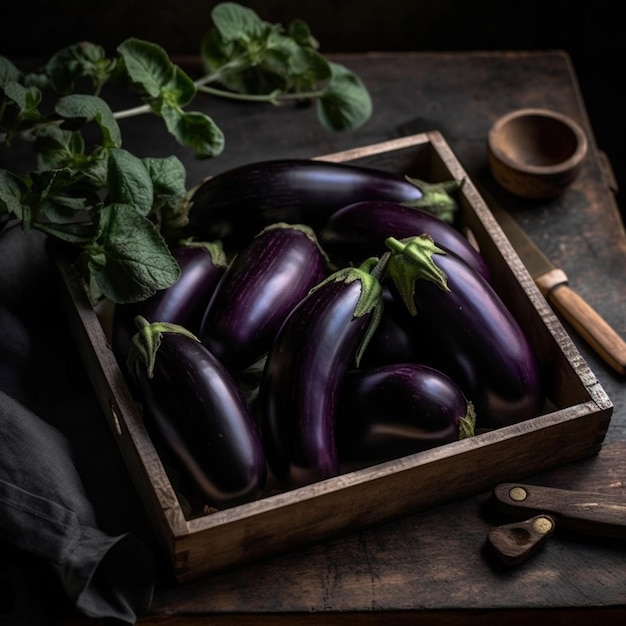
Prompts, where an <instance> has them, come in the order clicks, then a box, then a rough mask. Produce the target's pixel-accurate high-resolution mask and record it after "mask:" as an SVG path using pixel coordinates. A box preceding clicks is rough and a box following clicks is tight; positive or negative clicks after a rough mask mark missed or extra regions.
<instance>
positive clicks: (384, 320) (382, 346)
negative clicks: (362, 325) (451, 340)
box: [360, 283, 421, 368]
mask: <svg viewBox="0 0 626 626" xmlns="http://www.w3.org/2000/svg"><path fill="white" fill-rule="evenodd" d="M382 288H383V296H382V299H383V308H382V313H381V316H380V322H379V323H378V325H377V326H376V329H375V330H374V332H373V333H372V336H371V337H370V339H369V341H368V343H367V348H366V349H365V350H364V352H363V354H362V356H361V360H360V367H361V368H372V367H378V366H381V365H390V364H392V363H416V362H418V361H419V360H420V358H421V351H420V349H419V345H418V344H417V343H416V342H415V338H414V335H413V330H414V329H413V327H414V325H415V324H414V321H413V318H412V316H411V315H410V314H409V312H408V311H407V310H406V307H405V306H404V304H402V303H401V302H400V301H398V300H397V299H396V298H394V296H393V295H392V293H391V292H390V290H389V288H388V286H387V284H386V283H383V284H382Z"/></svg>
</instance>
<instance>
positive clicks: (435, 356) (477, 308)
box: [388, 237, 544, 428]
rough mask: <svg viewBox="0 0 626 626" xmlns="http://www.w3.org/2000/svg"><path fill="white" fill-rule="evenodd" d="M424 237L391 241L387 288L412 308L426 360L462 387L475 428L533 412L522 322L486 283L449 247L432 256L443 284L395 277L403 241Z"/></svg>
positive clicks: (531, 369) (537, 380) (535, 390)
mask: <svg viewBox="0 0 626 626" xmlns="http://www.w3.org/2000/svg"><path fill="white" fill-rule="evenodd" d="M427 239H428V238H424V237H417V238H415V237H414V238H408V239H406V240H403V241H402V242H400V245H399V246H396V245H395V244H391V245H392V247H394V248H395V250H394V251H393V252H392V256H391V258H390V261H389V265H388V276H389V277H390V279H391V281H392V283H391V284H390V291H391V292H392V293H393V294H394V295H396V297H399V298H400V299H401V300H402V301H403V302H404V303H405V304H406V305H407V308H409V310H411V308H413V311H412V312H414V313H416V314H415V315H414V323H415V331H416V335H417V337H418V338H419V337H423V338H424V342H425V343H427V344H428V345H429V346H430V359H429V360H428V364H429V365H431V366H433V367H435V368H436V369H439V370H441V371H443V372H444V373H446V374H447V375H448V376H450V378H452V379H453V380H454V381H455V382H456V383H457V384H458V385H459V387H461V389H462V390H463V392H464V394H465V396H466V397H467V398H468V399H469V400H470V401H471V402H472V403H473V405H474V408H475V410H476V427H477V428H500V427H503V426H508V425H510V424H515V423H517V422H521V421H523V420H526V419H529V418H531V417H535V416H536V415H538V412H539V410H540V408H541V406H542V404H543V399H544V396H543V390H542V380H541V379H542V376H541V370H540V366H539V363H538V362H537V359H536V357H535V354H534V352H533V349H532V346H531V345H530V343H529V341H528V338H527V337H526V335H525V333H524V331H523V329H522V328H521V326H520V324H519V323H518V322H517V320H516V319H515V318H514V317H513V315H512V314H511V312H510V311H509V310H508V308H507V307H506V305H505V304H504V302H503V301H502V299H501V298H500V297H499V295H498V294H497V293H496V291H495V290H494V289H493V288H492V286H491V285H490V284H489V283H488V282H487V281H486V280H485V279H484V278H483V277H482V276H480V274H478V273H477V272H475V271H474V270H473V269H472V268H470V267H469V266H468V265H467V264H466V263H465V262H463V261H461V260H460V259H459V258H458V257H456V256H455V255H452V254H441V253H435V254H433V255H432V261H433V264H434V266H435V267H434V269H435V270H436V271H438V272H443V275H444V276H445V277H446V278H447V287H448V290H446V289H444V288H442V286H441V285H440V284H438V283H437V282H436V281H435V280H426V279H423V278H417V279H415V280H413V279H410V280H406V275H405V278H403V277H402V276H403V267H404V266H405V263H406V260H407V258H409V257H410V255H409V254H407V251H408V250H409V247H404V251H402V247H403V246H407V244H408V243H409V242H414V241H416V240H419V241H418V242H417V243H418V244H421V242H423V241H426V240H427ZM396 243H397V242H396ZM431 243H432V241H431ZM388 245H390V240H388ZM409 271H410V270H409ZM408 275H410V274H408ZM411 290H412V294H411V293H410V291H411Z"/></svg>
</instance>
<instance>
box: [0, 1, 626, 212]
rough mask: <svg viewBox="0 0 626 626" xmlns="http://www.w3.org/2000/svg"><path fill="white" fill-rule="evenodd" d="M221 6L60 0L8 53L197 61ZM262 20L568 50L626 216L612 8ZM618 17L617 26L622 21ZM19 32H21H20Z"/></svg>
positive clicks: (433, 40) (467, 8)
mask: <svg viewBox="0 0 626 626" xmlns="http://www.w3.org/2000/svg"><path fill="white" fill-rule="evenodd" d="M215 4H217V2H210V1H206V0H204V1H203V0H182V1H181V0H91V1H90V2H85V1H84V0H64V1H63V0H57V1H47V2H46V1H43V0H31V2H20V3H15V4H14V5H13V7H12V13H13V15H14V18H13V19H12V20H11V22H10V23H9V22H8V21H6V20H5V21H4V22H3V26H4V28H3V29H2V31H3V32H2V37H1V38H0V54H3V55H5V56H8V57H10V58H16V57H24V56H44V57H45V56H48V55H50V54H52V53H53V52H55V51H56V50H58V49H60V48H61V47H63V46H65V45H67V44H70V43H74V42H76V41H79V40H90V41H92V42H94V43H97V44H100V45H102V46H104V47H105V48H106V49H107V50H109V51H113V50H114V48H115V46H116V45H117V44H118V43H120V42H121V41H123V40H124V39H125V38H127V37H131V36H133V37H140V38H142V39H147V40H150V41H153V42H155V43H158V44H160V45H162V46H163V47H164V48H165V49H166V50H167V52H168V53H169V54H170V55H178V54H196V53H197V52H198V50H199V46H200V41H201V38H202V35H203V34H204V33H205V32H206V30H208V28H209V27H210V25H211V18H210V11H211V8H212V7H213V6H214V5H215ZM241 4H244V5H245V6H248V7H250V8H252V9H254V10H255V11H256V12H257V13H258V14H259V15H260V17H262V18H263V19H265V20H267V21H270V22H274V23H280V24H283V25H286V24H288V23H289V22H290V21H291V20H292V19H294V18H299V19H302V20H304V21H305V22H307V23H308V24H309V26H310V28H311V30H312V32H313V34H314V35H315V37H316V38H317V39H318V41H319V43H320V51H321V52H322V53H331V52H363V51H380V50H391V51H397V50H416V51H437V50H520V49H534V50H537V49H562V50H565V51H566V52H568V53H569V55H570V57H571V59H572V62H573V64H574V68H575V70H576V73H577V76H578V80H579V82H580V86H581V90H582V93H583V97H584V100H585V103H586V106H587V111H588V113H589V117H590V120H591V124H592V127H593V130H594V134H595V136H596V140H597V144H598V147H599V148H600V149H601V150H603V151H604V152H605V153H606V154H607V155H608V157H609V160H610V162H611V164H612V166H613V170H614V173H615V176H616V178H617V181H618V184H619V186H620V189H622V191H621V192H620V194H618V202H619V204H620V207H621V208H622V212H623V214H624V212H625V205H626V202H625V201H624V191H623V188H624V187H626V149H625V148H624V140H625V138H626V132H625V131H626V122H625V120H624V115H623V113H622V112H623V111H624V110H625V109H626V94H625V93H624V85H623V79H624V74H625V72H624V62H625V61H626V38H625V36H624V26H623V21H622V19H621V15H618V8H619V3H616V2H614V1H613V0H593V1H590V2H578V1H575V0H574V1H572V0H520V1H511V0H474V1H467V0H369V1H367V0H292V1H289V0H256V1H255V0H250V1H247V2H241ZM618 18H619V19H618ZM11 24H15V25H16V27H15V28H12V27H11Z"/></svg>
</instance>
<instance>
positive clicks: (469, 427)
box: [459, 402, 476, 440]
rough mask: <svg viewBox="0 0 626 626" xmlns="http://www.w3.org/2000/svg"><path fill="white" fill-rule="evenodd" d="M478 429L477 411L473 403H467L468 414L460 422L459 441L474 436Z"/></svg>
mask: <svg viewBox="0 0 626 626" xmlns="http://www.w3.org/2000/svg"><path fill="white" fill-rule="evenodd" d="M475 428H476V411H475V410H474V405H473V404H472V403H471V402H468V403H467V413H466V414H465V415H464V416H463V417H462V418H461V420H460V421H459V440H461V439H469V438H470V437H473V436H474V429H475Z"/></svg>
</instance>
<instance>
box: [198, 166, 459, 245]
mask: <svg viewBox="0 0 626 626" xmlns="http://www.w3.org/2000/svg"><path fill="white" fill-rule="evenodd" d="M459 185H460V183H458V182H457V181H446V182H444V183H438V184H428V183H424V182H422V181H418V180H414V179H410V178H407V177H403V176H400V175H398V174H392V173H389V172H386V171H383V170H378V169H374V168H368V167H363V166H357V165H353V164H349V163H336V162H331V161H321V160H314V159H275V160H267V161H259V162H255V163H248V164H245V165H242V166H239V167H236V168H233V169H230V170H226V171H224V172H222V173H220V174H218V175H216V176H214V177H212V178H208V179H206V180H205V181H203V182H202V183H201V184H200V185H198V186H197V187H196V188H195V189H194V190H193V192H192V194H191V198H190V201H189V206H188V218H189V224H188V229H189V232H190V234H191V235H192V236H194V237H196V238H200V239H207V240H212V239H219V240H220V241H222V243H223V244H224V246H225V248H226V249H227V250H231V249H237V248H239V247H241V245H242V244H244V243H245V242H247V241H248V240H249V239H251V238H252V237H253V236H254V235H255V234H256V233H257V232H259V231H260V230H261V229H263V228H264V227H265V226H269V225H270V224H272V223H274V222H288V223H293V224H307V225H309V226H310V227H311V228H313V229H314V230H315V231H316V232H317V231H318V229H320V228H321V227H322V226H323V224H324V222H325V221H326V219H327V218H328V217H329V216H330V215H331V214H332V213H333V212H334V211H337V210H338V209H340V208H341V207H343V206H345V205H347V204H352V203H353V202H358V201H360V200H391V201H395V202H410V203H412V204H414V203H417V204H422V203H423V204H427V205H434V204H437V206H439V207H442V208H446V207H454V206H456V205H455V201H454V200H453V199H452V197H451V196H450V195H449V194H448V191H450V190H453V189H456V188H458V186H459Z"/></svg>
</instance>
